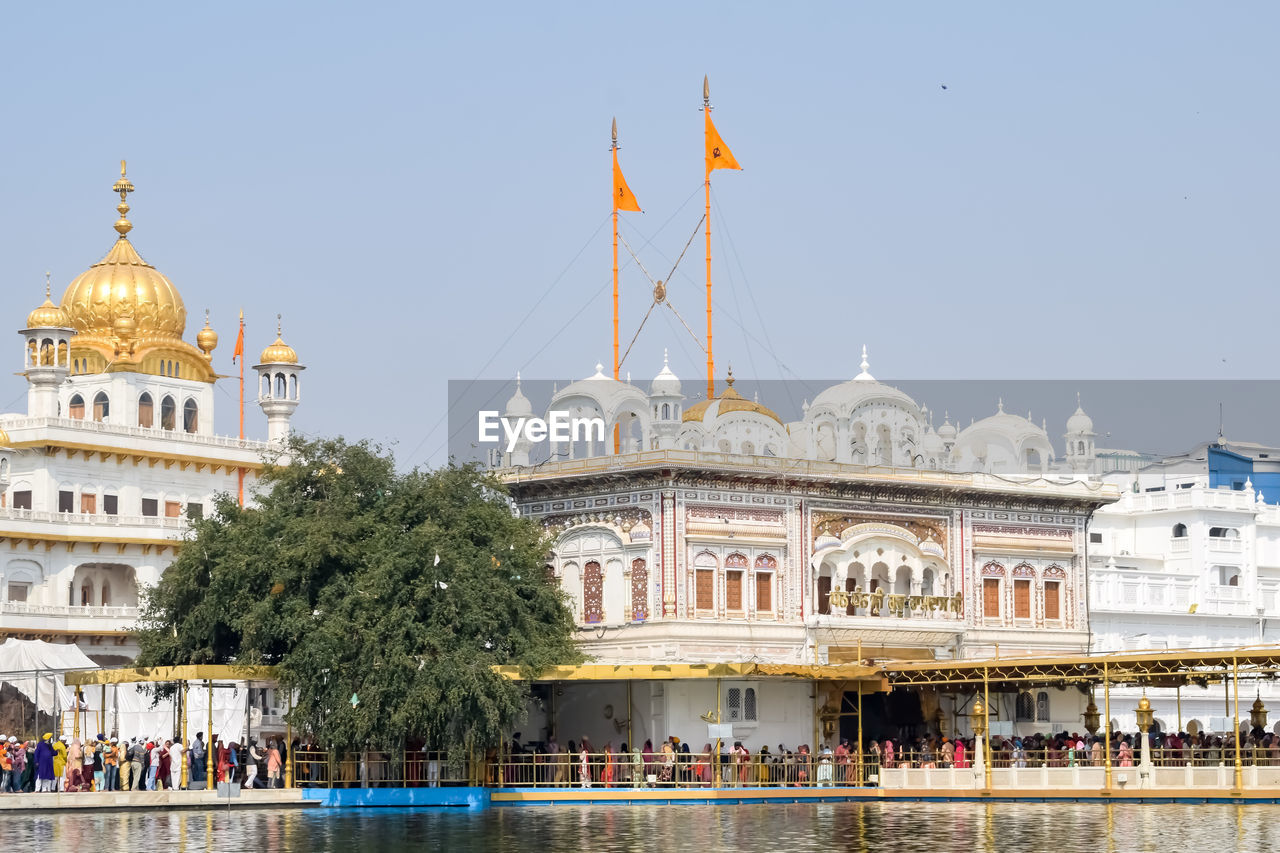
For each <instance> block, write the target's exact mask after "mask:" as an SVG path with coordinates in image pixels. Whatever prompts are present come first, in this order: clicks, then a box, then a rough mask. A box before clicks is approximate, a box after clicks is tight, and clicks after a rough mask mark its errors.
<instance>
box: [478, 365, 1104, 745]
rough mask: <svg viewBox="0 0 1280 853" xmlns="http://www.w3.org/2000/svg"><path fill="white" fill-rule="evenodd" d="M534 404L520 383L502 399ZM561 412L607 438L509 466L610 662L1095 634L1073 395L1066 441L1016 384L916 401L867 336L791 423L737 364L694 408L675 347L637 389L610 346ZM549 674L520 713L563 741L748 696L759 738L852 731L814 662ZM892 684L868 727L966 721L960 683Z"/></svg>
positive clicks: (686, 717) (1051, 645) (518, 405)
mask: <svg viewBox="0 0 1280 853" xmlns="http://www.w3.org/2000/svg"><path fill="white" fill-rule="evenodd" d="M534 411H535V408H534V406H533V404H532V402H531V401H530V400H529V399H528V397H526V396H525V394H524V392H523V391H522V390H521V389H520V387H519V386H518V385H517V388H516V390H515V393H514V394H513V396H512V397H511V399H510V401H509V402H508V404H507V407H506V410H505V414H506V415H507V416H508V417H511V418H518V417H529V416H531V415H532V414H533V412H534ZM553 412H565V413H567V414H568V415H569V416H571V417H577V418H582V417H598V418H600V419H602V421H603V422H604V424H605V425H606V429H605V432H604V440H600V436H598V435H596V436H590V437H587V436H583V437H582V438H580V439H579V440H573V441H568V442H561V443H560V444H556V445H550V446H543V447H542V448H541V451H542V452H541V453H539V448H535V447H532V446H531V445H530V443H529V442H528V441H523V440H522V442H521V443H520V444H519V445H517V446H516V447H515V448H513V450H512V451H511V452H510V453H509V454H507V455H506V456H505V457H504V458H503V466H502V469H501V471H500V475H501V476H502V477H503V478H504V479H505V480H506V482H507V483H508V485H509V487H510V489H511V491H512V495H513V497H514V499H515V502H516V505H517V507H518V511H519V512H520V513H521V514H523V515H525V516H526V517H529V518H531V519H534V520H536V521H538V522H539V523H540V524H542V525H543V527H544V528H545V529H546V531H547V533H548V535H549V536H550V539H551V542H552V543H553V544H552V548H551V551H550V553H549V555H548V566H547V571H548V572H549V573H550V574H552V575H554V576H555V577H556V578H557V579H558V580H559V582H560V584H561V586H562V588H563V589H564V591H565V593H566V595H567V597H568V599H569V601H570V603H571V607H572V608H573V610H574V613H575V615H576V617H577V621H578V624H579V626H580V639H581V641H582V644H583V648H584V650H585V651H586V653H587V654H588V655H590V656H591V657H592V658H593V659H594V660H596V661H598V662H600V663H604V664H609V665H615V666H628V665H647V666H653V665H656V666H665V665H670V664H685V663H695V662H696V663H709V664H735V665H751V664H766V665H778V666H797V667H799V666H805V665H810V664H817V665H840V664H847V663H856V662H857V661H859V660H886V659H945V658H954V657H983V656H995V655H997V654H1004V655H1008V656H1015V655H1019V654H1038V653H1081V652H1083V651H1085V650H1086V648H1087V647H1088V645H1089V630H1088V624H1089V623H1088V619H1089V607H1088V601H1087V598H1086V578H1085V550H1086V540H1085V525H1086V522H1087V520H1088V518H1089V516H1090V515H1091V514H1092V513H1093V512H1094V511H1095V510H1096V509H1097V508H1098V507H1099V506H1101V505H1103V504H1106V503H1108V502H1110V501H1113V500H1115V499H1116V498H1117V497H1118V496H1119V494H1118V490H1117V489H1116V488H1115V487H1112V486H1106V485H1104V484H1103V483H1101V482H1100V481H1099V480H1097V479H1096V478H1095V477H1090V476H1089V474H1090V473H1091V472H1092V470H1093V466H1094V463H1095V455H1094V454H1095V449H1094V446H1093V440H1092V439H1093V436H1092V429H1091V426H1089V425H1087V424H1085V423H1084V422H1083V421H1081V420H1080V419H1079V418H1078V417H1074V416H1073V420H1072V421H1071V422H1070V423H1068V424H1067V429H1066V433H1065V435H1066V437H1067V438H1068V440H1069V442H1070V444H1069V446H1068V452H1067V454H1066V455H1065V457H1064V460H1063V462H1059V461H1058V457H1057V456H1056V454H1055V450H1054V446H1053V443H1052V442H1051V441H1050V439H1049V437H1048V435H1047V433H1046V430H1045V428H1044V426H1043V425H1036V424H1034V423H1033V422H1031V421H1030V420H1028V419H1026V418H1023V417H1020V416H1017V415H1013V414H1010V413H1007V412H1005V411H1004V407H1003V404H1002V403H998V404H997V411H996V412H995V414H993V415H991V416H989V417H986V418H983V419H981V420H978V421H976V422H974V423H973V424H972V425H970V426H969V427H967V428H965V429H962V430H961V429H957V428H956V427H955V426H954V425H953V424H952V423H951V421H950V420H949V419H946V420H944V422H943V424H942V426H941V427H940V428H938V429H937V430H935V429H934V428H933V426H932V424H931V422H930V418H929V416H928V413H927V411H926V410H924V409H923V408H922V407H921V406H920V405H919V404H917V403H916V402H915V401H914V400H912V399H911V398H910V397H909V396H908V395H907V394H905V393H903V392H902V391H901V390H899V389H897V388H893V387H891V386H888V385H885V384H882V383H880V382H877V381H876V380H875V379H874V377H872V375H871V374H870V372H869V365H868V363H867V359H866V353H865V350H864V353H863V361H862V365H861V372H860V373H858V375H857V376H855V377H854V378H853V379H850V380H849V381H847V382H843V383H840V384H838V385H835V386H833V387H831V388H828V389H826V390H824V391H822V392H821V393H820V394H818V395H817V396H816V397H815V399H814V400H813V402H812V403H810V404H806V405H805V406H804V409H803V417H802V418H801V419H800V420H799V421H794V422H790V423H786V422H783V420H782V418H781V417H779V416H778V414H777V413H776V412H774V411H773V410H772V409H770V408H768V406H766V405H765V404H764V403H762V402H761V401H759V400H754V399H747V398H746V397H744V396H743V395H742V394H740V393H739V392H738V391H737V390H736V389H735V387H734V382H733V378H732V375H730V376H729V377H728V379H727V382H726V383H725V386H724V387H723V390H722V391H721V393H719V394H718V395H717V396H715V397H713V398H711V399H707V400H701V401H698V402H694V403H691V404H689V405H687V406H686V405H685V398H684V395H683V393H682V391H681V385H680V381H679V379H678V377H676V376H675V375H674V374H673V373H672V371H671V369H670V367H669V365H666V364H664V365H663V367H662V370H661V371H660V372H659V373H658V375H657V376H656V378H655V379H654V380H653V382H652V384H651V385H650V387H649V388H648V390H647V391H646V390H645V389H643V388H640V387H638V386H636V385H632V384H630V383H627V382H621V381H618V380H614V379H612V378H610V377H607V376H605V374H604V372H603V370H602V369H601V368H600V367H599V366H597V369H596V372H595V374H594V375H592V376H590V377H588V378H586V379H583V380H580V381H577V382H573V383H571V384H569V385H567V386H565V387H563V388H560V389H558V390H557V391H556V392H555V393H554V395H553V396H552V398H551V400H550V401H549V404H548V406H547V410H546V417H547V419H548V420H550V419H551V418H552V413H553ZM1078 414H1080V415H1083V412H1079V413H1078ZM615 430H616V434H617V435H618V439H617V445H616V449H615V443H614V438H613V436H614V433H615ZM726 688H727V689H729V690H731V691H736V692H730V693H725V689H726ZM748 688H750V690H751V692H750V693H748V692H746V691H747V690H748ZM556 689H557V690H564V691H566V692H565V693H564V695H565V697H566V698H565V699H564V701H562V702H559V703H557V702H555V701H552V700H551V699H547V700H546V701H543V702H542V703H541V707H542V708H544V709H546V708H550V707H552V706H554V707H556V708H557V709H558V710H557V711H555V713H554V716H555V719H554V720H552V719H551V718H550V717H548V716H541V715H535V716H536V717H537V720H536V721H535V722H531V725H530V729H534V730H536V728H537V727H538V726H540V725H541V726H544V727H545V728H546V729H556V730H558V731H559V732H561V733H560V735H559V736H560V738H561V742H564V741H565V740H567V739H568V738H569V737H577V736H580V735H583V734H585V735H587V736H588V737H590V738H591V739H592V740H594V741H596V743H597V745H599V744H602V743H604V742H605V741H607V740H610V739H613V740H617V738H616V734H617V732H613V731H612V730H611V729H610V728H609V724H608V723H607V722H606V720H617V719H623V718H625V719H627V720H629V721H631V722H632V726H631V731H632V733H633V735H632V736H633V737H636V739H637V740H639V739H640V738H641V735H638V734H636V732H642V733H643V737H646V738H651V739H652V740H653V741H654V742H655V743H657V742H658V741H660V740H661V739H662V738H664V737H666V736H667V735H669V734H676V735H680V736H689V735H690V733H696V732H698V731H700V730H704V727H703V721H704V720H705V719H706V715H707V714H708V713H710V712H711V711H714V710H715V709H716V708H717V707H719V708H720V710H721V712H722V713H726V714H730V715H732V714H737V715H739V723H740V724H739V725H735V732H742V733H744V735H746V734H748V733H749V736H750V737H751V738H752V740H751V747H752V749H753V750H754V749H758V747H759V746H760V745H762V744H764V743H769V744H776V743H778V741H779V740H786V741H790V742H792V743H794V742H795V739H796V737H797V734H800V735H802V740H803V741H807V742H814V737H815V736H814V727H815V725H818V724H819V723H820V725H821V728H822V730H823V732H824V735H825V736H827V737H833V736H834V735H835V734H837V733H839V734H840V735H842V736H845V737H849V736H851V733H852V732H853V731H854V728H853V726H854V723H855V720H854V718H853V715H852V714H851V712H850V711H849V707H850V706H851V704H852V703H853V701H854V700H853V698H851V697H852V688H848V689H844V690H840V689H836V688H831V690H828V689H827V688H826V687H824V688H822V689H821V690H819V691H815V690H814V689H813V683H812V682H811V681H809V680H806V679H799V680H793V681H769V680H763V681H758V682H757V681H751V680H750V679H746V680H743V679H724V680H722V683H721V684H720V689H719V691H717V686H716V683H715V679H710V680H708V679H702V680H698V679H687V680H674V681H664V680H661V679H659V680H652V681H646V682H642V683H635V684H630V685H628V684H626V683H623V682H621V681H618V682H612V683H603V684H601V683H593V684H589V685H584V684H574V685H567V686H558V687H557V688H556ZM818 694H821V695H818ZM557 695H559V694H557ZM895 696H896V694H895ZM895 696H890V697H885V696H884V695H880V696H879V697H878V698H877V699H876V700H875V701H876V702H877V703H878V704H877V705H876V707H875V708H870V707H869V708H868V709H867V712H866V713H867V721H868V722H867V725H868V727H871V728H872V729H873V730H880V731H883V730H884V727H885V726H888V725H890V724H891V721H892V720H898V721H902V720H908V721H910V724H911V725H916V726H918V729H917V731H920V732H923V731H924V730H925V727H926V725H927V726H930V727H933V730H934V731H936V730H937V728H936V726H937V723H938V721H939V719H943V718H945V719H947V720H948V721H949V722H948V725H950V726H951V729H950V730H951V731H956V730H957V727H963V725H967V723H961V721H960V720H959V716H960V715H962V713H963V699H962V698H961V699H957V697H940V696H939V695H938V694H930V693H927V692H926V693H923V694H913V695H912V696H911V697H910V698H909V699H906V700H904V699H903V698H902V697H896V698H895ZM628 697H630V698H628ZM748 697H749V698H748ZM571 698H572V701H570V699H571ZM1015 699H1016V697H1015V696H1014V695H1012V694H1011V695H1009V696H1007V697H1002V698H1000V699H998V700H995V699H994V697H993V701H999V702H1002V703H1003V704H1004V705H1007V708H1005V709H1004V711H1003V716H1002V717H1000V719H1003V720H1006V721H1008V720H1012V718H1013V715H1014V711H1015V709H1014V702H1015ZM726 702H727V703H728V706H727V707H726V705H725V703H726ZM1045 702H1046V706H1048V705H1052V706H1053V707H1052V708H1048V707H1047V709H1046V710H1045V711H1044V715H1045V716H1046V718H1051V719H1052V721H1054V722H1059V723H1062V724H1064V725H1065V724H1069V723H1071V722H1074V721H1076V720H1078V716H1079V713H1080V709H1081V708H1082V707H1083V704H1082V702H1081V697H1080V696H1079V695H1078V693H1074V692H1073V693H1061V694H1060V695H1058V697H1057V700H1056V701H1052V702H1051V701H1050V699H1049V698H1048V697H1046V699H1045ZM894 703H897V704H896V705H895V704H894ZM583 708H586V709H588V710H587V711H583V710H582V709H583ZM605 708H607V709H608V713H607V714H604V715H603V716H602V715H601V714H600V713H597V710H598V709H605ZM624 708H625V709H628V710H626V711H625V712H624V711H623V710H622V709H624ZM745 716H750V717H751V719H749V720H748V719H743V717H745ZM531 719H533V718H531ZM726 719H728V718H726ZM1048 721H1049V720H1048V719H1046V721H1045V722H1046V725H1047V724H1048ZM641 723H643V724H642V725H641ZM618 731H621V730H618ZM696 745H697V744H695V746H696Z"/></svg>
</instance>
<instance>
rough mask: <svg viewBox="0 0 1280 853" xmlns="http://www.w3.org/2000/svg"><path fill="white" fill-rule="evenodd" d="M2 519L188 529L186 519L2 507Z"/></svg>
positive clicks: (40, 522)
mask: <svg viewBox="0 0 1280 853" xmlns="http://www.w3.org/2000/svg"><path fill="white" fill-rule="evenodd" d="M0 519H7V520H10V521H31V522H35V523H37V524H87V525H92V526H94V527H153V528H160V529H163V530H173V531H175V532H181V531H183V530H186V529H187V520H186V519H185V518H168V517H164V516H152V515H106V514H104V513H87V512H47V511H45V510H39V509H14V508H13V507H0Z"/></svg>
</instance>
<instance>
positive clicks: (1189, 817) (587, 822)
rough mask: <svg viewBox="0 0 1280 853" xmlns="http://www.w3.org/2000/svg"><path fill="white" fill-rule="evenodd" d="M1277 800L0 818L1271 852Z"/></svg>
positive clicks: (399, 834) (601, 840)
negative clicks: (1260, 802)
mask: <svg viewBox="0 0 1280 853" xmlns="http://www.w3.org/2000/svg"><path fill="white" fill-rule="evenodd" d="M1277 818H1280V806H1269V805H1256V806H1228V805H1195V806H1182V805H1146V806H1138V805H1126V804H1116V805H1092V804H1079V803H1060V804H1039V803H896V802H884V803H868V804H860V805H859V804H844V803H840V804H818V805H757V806H740V807H735V806H728V807H714V806H665V807H664V806H629V807H614V808H607V807H556V808H547V807H538V808H510V809H509V808H497V809H490V810H488V811H465V810H441V811H421V810H412V811H411V810H399V809H366V810H358V811H356V810H353V811H334V810H310V811H298V810H283V811H282V810H270V809H247V808H233V809H232V810H231V811H229V812H228V811H227V810H225V809H211V810H204V811H175V812H145V813H144V812H114V813H99V812H80V813H62V814H58V815H50V816H43V815H12V816H6V818H5V829H4V841H3V849H4V850H5V851H6V853H9V851H25V850H31V851H50V850H74V851H77V853H90V851H98V850H101V851H113V852H114V851H120V850H133V849H147V850H150V849H168V850H179V851H196V850H257V851H265V853H293V851H304V853H319V851H325V850H365V849H367V850H377V851H388V853H396V851H403V850H418V849H439V850H447V851H450V853H453V851H458V853H465V851H480V850H486V851H487V850H504V851H505V850H535V851H539V853H553V852H554V851H560V850H577V849H584V850H585V849H589V850H592V851H614V850H617V851H623V850H625V851H631V850H636V849H643V850H661V851H664V853H670V851H679V850H695V851H698V853H712V851H718V850H733V851H747V850H786V851H788V853H809V851H822V853H830V851H832V850H855V851H872V850H874V851H877V853H880V851H903V853H937V851H939V850H954V849H965V850H981V851H1000V850H1023V851H1026V850H1045V849H1052V850H1053V851H1054V853H1075V852H1076V851H1080V853H1096V851H1152V853H1157V851H1180V850H1249V851H1269V850H1280V848H1277V846H1276V831H1275V830H1273V828H1272V824H1273V823H1274V822H1275V821H1276V820H1277Z"/></svg>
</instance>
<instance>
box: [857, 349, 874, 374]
mask: <svg viewBox="0 0 1280 853" xmlns="http://www.w3.org/2000/svg"><path fill="white" fill-rule="evenodd" d="M859 367H861V368H862V372H861V373H859V374H858V375H857V376H855V377H853V378H854V379H866V380H868V381H874V379H875V377H874V376H872V375H871V373H870V372H869V370H870V368H871V364H870V362H868V361H867V345H866V344H863V345H862V364H860V365H859Z"/></svg>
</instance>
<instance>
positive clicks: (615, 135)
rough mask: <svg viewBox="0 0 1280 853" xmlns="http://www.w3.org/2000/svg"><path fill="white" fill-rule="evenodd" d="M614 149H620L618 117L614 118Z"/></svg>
mask: <svg viewBox="0 0 1280 853" xmlns="http://www.w3.org/2000/svg"><path fill="white" fill-rule="evenodd" d="M613 147H614V148H617V147H618V117H617V116H614V117H613Z"/></svg>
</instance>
